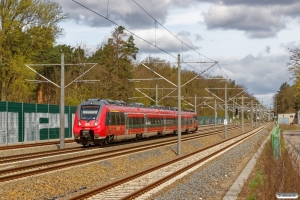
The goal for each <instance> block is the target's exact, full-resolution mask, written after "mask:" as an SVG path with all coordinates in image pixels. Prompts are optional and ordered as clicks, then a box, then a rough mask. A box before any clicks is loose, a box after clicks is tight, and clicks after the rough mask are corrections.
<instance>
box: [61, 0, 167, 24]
mask: <svg viewBox="0 0 300 200" xmlns="http://www.w3.org/2000/svg"><path fill="white" fill-rule="evenodd" d="M55 1H56V2H58V3H59V4H60V5H61V6H62V8H63V10H64V11H65V12H67V13H69V14H70V18H71V19H73V20H75V21H76V22H77V23H79V24H85V25H88V26H92V27H108V26H115V25H114V24H113V23H111V22H109V21H108V20H106V18H107V19H109V20H111V21H113V22H116V23H117V24H118V25H123V26H125V27H126V28H129V29H136V28H143V29H145V28H153V27H154V26H155V23H154V20H153V19H152V18H151V17H150V16H148V15H147V14H146V13H145V12H144V11H143V10H142V9H141V8H140V7H139V6H138V5H137V4H135V3H134V2H133V1H132V0H122V1H119V0H88V1H83V0H77V2H78V3H80V4H82V5H84V6H86V7H87V8H89V9H91V10H93V11H94V12H97V13H99V14H100V15H102V17H101V16H99V15H97V14H96V13H94V12H92V11H91V10H88V9H86V8H84V7H82V6H80V5H79V4H77V3H75V2H74V1H59V0H55ZM137 2H138V3H139V4H140V5H141V6H142V7H143V8H144V9H145V10H146V11H147V12H148V13H149V14H150V15H152V16H155V19H156V20H157V21H159V22H160V23H162V24H163V23H164V22H165V20H166V17H167V14H168V13H167V12H168V7H169V2H168V1H160V2H159V3H157V2H155V1H147V0H139V1H137Z"/></svg>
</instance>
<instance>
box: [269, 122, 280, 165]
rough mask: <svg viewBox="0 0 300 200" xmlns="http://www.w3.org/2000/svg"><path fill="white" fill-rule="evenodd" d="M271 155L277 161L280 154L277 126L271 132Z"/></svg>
mask: <svg viewBox="0 0 300 200" xmlns="http://www.w3.org/2000/svg"><path fill="white" fill-rule="evenodd" d="M271 140H272V148H273V154H274V156H275V158H276V159H277V158H278V156H279V154H280V129H279V124H277V126H275V127H274V128H273V130H272V132H271Z"/></svg>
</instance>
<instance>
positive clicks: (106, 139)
mask: <svg viewBox="0 0 300 200" xmlns="http://www.w3.org/2000/svg"><path fill="white" fill-rule="evenodd" d="M108 137H109V136H106V138H105V139H104V140H103V142H102V144H103V145H108V143H109V138H108Z"/></svg>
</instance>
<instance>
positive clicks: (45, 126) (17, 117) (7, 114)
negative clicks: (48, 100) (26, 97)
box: [0, 102, 76, 145]
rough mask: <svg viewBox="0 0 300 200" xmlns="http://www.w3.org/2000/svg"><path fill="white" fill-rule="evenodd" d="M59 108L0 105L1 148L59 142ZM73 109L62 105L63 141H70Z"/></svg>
mask: <svg viewBox="0 0 300 200" xmlns="http://www.w3.org/2000/svg"><path fill="white" fill-rule="evenodd" d="M59 111H60V106H59V105H49V104H30V103H16V102H0V145H1V144H9V143H17V142H32V141H33V142H34V141H41V140H50V139H59V133H60V112H59ZM75 112H76V107H75V106H65V134H64V136H65V138H72V137H73V134H72V127H73V122H74V116H75Z"/></svg>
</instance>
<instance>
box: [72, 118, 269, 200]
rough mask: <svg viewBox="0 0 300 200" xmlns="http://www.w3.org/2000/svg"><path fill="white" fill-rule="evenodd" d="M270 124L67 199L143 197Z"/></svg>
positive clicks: (107, 199) (148, 195)
mask: <svg viewBox="0 0 300 200" xmlns="http://www.w3.org/2000/svg"><path fill="white" fill-rule="evenodd" d="M268 125H269V124H266V125H264V126H261V127H259V128H257V129H255V130H253V131H250V132H248V133H246V134H243V135H239V136H236V137H234V138H231V139H228V140H225V141H222V142H219V143H217V144H214V145H211V146H209V147H207V148H204V149H201V150H199V151H196V152H193V153H191V154H188V155H185V156H181V157H179V158H177V159H174V160H172V161H169V162H166V163H163V164H161V165H158V166H155V167H153V168H151V169H147V170H145V171H142V172H140V173H137V174H134V175H132V176H128V177H126V178H123V179H121V180H118V181H115V182H112V183H110V184H107V185H104V186H101V187H98V188H96V189H93V190H90V191H87V192H85V193H82V194H80V195H77V196H74V197H71V198H69V199H90V200H92V199H106V200H109V199H135V198H138V199H146V198H148V197H150V196H151V194H153V193H155V192H156V191H158V190H160V189H161V188H163V187H164V186H165V185H169V184H170V183H171V182H174V181H175V180H178V179H180V178H181V177H183V176H184V175H186V174H188V173H190V172H192V171H194V170H195V169H197V168H199V167H200V166H202V165H204V164H205V163H207V162H209V161H210V160H212V159H214V158H215V157H217V156H219V155H221V154H223V153H224V152H226V151H228V150H229V149H231V148H233V147H234V146H236V145H238V144H240V143H242V142H243V141H245V140H247V139H248V138H250V137H252V136H254V135H255V134H256V133H258V132H260V131H261V130H262V129H264V128H265V127H266V126H268Z"/></svg>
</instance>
